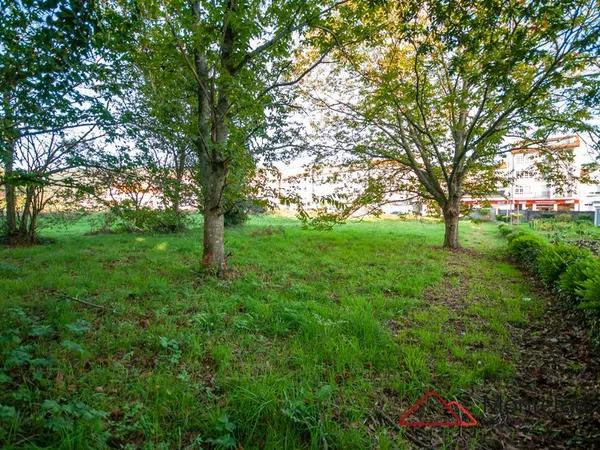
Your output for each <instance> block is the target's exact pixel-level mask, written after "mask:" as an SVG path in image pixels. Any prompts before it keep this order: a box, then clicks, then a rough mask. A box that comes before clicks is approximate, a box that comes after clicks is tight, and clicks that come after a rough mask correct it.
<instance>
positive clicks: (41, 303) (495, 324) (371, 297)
mask: <svg viewBox="0 0 600 450" xmlns="http://www.w3.org/2000/svg"><path fill="white" fill-rule="evenodd" d="M84 232H85V226H84V225H81V226H74V227H72V228H71V229H69V230H49V231H48V232H47V234H49V235H51V236H52V237H54V238H55V239H56V242H55V243H52V244H48V245H45V246H37V247H31V248H17V249H0V308H1V312H0V314H1V316H2V321H1V324H0V340H1V341H2V345H1V353H0V357H1V358H2V359H1V361H0V363H1V365H2V366H3V369H2V370H0V382H1V383H2V390H1V393H0V405H1V406H0V445H2V446H4V447H5V448H21V447H33V448H37V447H36V446H51V447H55V448H65V449H66V448H72V449H75V448H103V447H122V448H165V449H166V448H245V449H251V448H277V449H279V448H326V447H329V448H344V449H349V448H357V449H365V448H397V447H399V448H404V447H406V446H407V445H408V443H409V441H408V440H407V439H406V437H405V436H404V434H403V431H402V430H399V429H397V428H396V427H394V426H393V423H387V424H386V423H384V421H383V420H382V419H381V417H388V418H391V419H392V421H393V420H397V418H398V416H399V414H400V413H401V412H402V411H403V410H405V409H406V408H407V407H408V406H410V404H411V403H412V402H414V401H415V400H416V399H417V398H419V397H420V396H421V394H422V393H423V392H425V391H426V390H428V389H431V388H435V389H437V390H438V391H439V392H440V393H442V394H443V395H445V396H446V397H447V398H451V397H456V398H458V399H460V401H461V402H462V403H463V404H464V405H465V406H467V407H468V408H470V409H471V410H472V411H473V412H474V413H475V415H476V416H478V417H481V416H482V415H483V412H484V411H483V409H482V408H483V405H480V404H477V402H476V401H474V400H472V398H473V397H472V395H471V393H472V392H476V391H477V390H480V389H484V388H486V387H487V386H494V387H500V386H502V384H503V383H505V382H506V381H508V380H510V378H511V375H512V373H513V365H514V361H515V359H516V358H517V357H518V355H517V353H516V349H515V348H514V347H513V345H512V342H511V339H510V328H511V327H513V326H517V327H518V326H521V325H523V324H524V323H526V322H527V316H528V314H529V313H530V312H532V311H535V310H538V309H539V308H538V306H539V304H540V303H539V302H538V301H537V300H536V299H535V296H534V295H533V294H532V293H531V292H530V291H529V288H528V286H527V283H525V281H524V280H523V278H522V275H521V274H520V273H519V272H518V271H517V270H516V269H515V268H514V267H512V266H511V265H509V264H507V263H505V262H504V261H503V255H504V250H503V245H504V243H503V242H502V240H501V239H500V238H499V237H498V236H497V231H496V228H495V227H494V226H492V225H489V224H479V225H475V224H471V223H463V224H461V233H462V237H463V243H464V244H465V246H466V247H468V248H469V251H465V252H461V253H448V252H445V251H443V250H442V249H441V248H440V243H441V242H442V234H443V227H442V226H441V225H439V224H424V223H418V222H400V221H376V222H363V223H353V224H348V225H344V226H341V227H338V228H336V229H335V230H333V231H331V232H324V231H310V230H303V229H301V227H300V225H299V224H298V222H296V221H293V220H289V219H277V218H268V217H267V218H255V219H253V220H252V221H251V222H250V223H249V224H248V225H246V226H244V227H240V228H235V229H230V230H228V231H227V246H228V249H229V250H230V251H231V256H230V264H231V267H232V268H233V273H232V275H231V277H230V278H229V279H228V280H225V281H219V280H216V279H212V278H207V277H204V276H203V275H202V274H201V273H200V272H199V260H200V245H199V237H200V230H198V229H193V230H190V231H188V232H186V233H182V234H178V235H131V234H128V235H96V236H86V235H84V234H83V233H84ZM75 299H79V300H84V301H86V302H88V303H89V304H84V303H81V302H79V301H77V300H75ZM91 304H93V305H97V306H101V308H100V307H97V306H92V305H91ZM469 432H470V433H473V434H474V435H475V436H476V435H477V433H480V431H479V430H478V429H477V428H475V429H472V430H470V431H469ZM444 436H445V439H446V442H445V445H447V446H448V447H450V448H451V447H453V442H454V441H453V439H454V438H455V435H454V434H453V430H448V432H447V434H446V435H444Z"/></svg>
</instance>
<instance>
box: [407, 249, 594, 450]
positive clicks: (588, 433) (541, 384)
mask: <svg viewBox="0 0 600 450" xmlns="http://www.w3.org/2000/svg"><path fill="white" fill-rule="evenodd" d="M499 262H500V260H498V259H496V257H494V256H488V255H485V254H481V253H477V252H475V251H463V252H460V253H457V254H456V255H454V256H453V258H450V259H449V260H448V262H447V267H446V273H445V276H444V279H443V280H442V281H441V282H440V283H439V284H438V285H437V286H435V287H434V288H432V289H431V290H430V291H429V292H428V293H427V298H428V302H429V304H430V305H440V304H441V305H444V306H445V307H447V308H449V309H450V310H452V311H454V312H455V314H456V316H457V317H465V318H468V315H467V314H466V310H465V308H466V305H467V304H468V301H467V298H468V296H469V295H470V294H472V293H473V290H474V289H475V290H476V289H477V288H476V287H477V286H481V285H482V284H486V285H491V286H495V287H498V288H499V289H500V288H501V287H502V284H503V283H505V281H503V280H502V277H499V276H496V278H495V279H489V277H488V276H487V275H486V274H488V273H489V272H490V267H489V265H490V264H498V263H499ZM478 265H482V266H485V267H486V270H479V271H478V270H474V267H475V268H476V267H477V266H478ZM491 271H492V273H493V269H492V270H491ZM453 280H454V281H453ZM506 281H508V280H506ZM510 282H513V283H514V282H518V283H522V282H523V280H518V281H516V280H510ZM526 282H528V283H530V285H532V286H534V290H535V291H536V297H538V298H540V299H542V300H543V302H544V303H545V304H544V308H543V312H542V313H541V314H539V315H535V316H531V317H530V319H529V321H528V322H526V323H525V324H524V325H521V326H511V325H509V326H508V328H509V330H510V339H511V343H512V345H514V347H515V350H516V354H517V355H518V356H516V357H515V355H514V354H513V355H511V356H508V355H507V357H510V358H511V359H513V363H514V367H515V370H516V373H515V377H514V379H512V380H511V381H509V382H508V383H489V384H485V385H483V386H482V387H480V388H479V389H473V390H470V391H469V392H468V393H465V396H464V398H463V400H467V399H468V397H470V398H471V400H472V403H471V404H473V403H475V404H478V405H482V410H483V411H485V412H484V413H483V412H482V411H481V410H480V411H477V413H476V415H477V417H478V420H479V424H478V425H477V426H476V427H474V428H465V429H461V428H459V429H445V430H442V429H433V428H429V427H426V428H412V429H410V428H409V429H405V430H403V434H404V436H405V438H407V439H408V440H409V441H411V443H412V445H411V447H412V448H441V447H442V446H443V445H444V444H443V443H445V445H446V447H447V446H448V443H453V444H450V447H449V448H460V449H463V448H477V449H479V448H482V449H490V450H492V449H494V450H495V449H508V450H511V449H566V448H573V449H596V448H598V449H600V350H598V349H597V348H596V349H594V347H593V345H592V342H591V341H590V338H589V336H588V328H587V326H586V325H585V323H584V321H583V317H582V315H581V313H579V312H576V311H573V309H568V308H567V307H566V305H564V304H561V302H560V301H559V300H558V299H557V298H556V297H554V296H551V295H549V294H548V293H547V292H544V291H543V290H542V289H541V288H539V287H535V286H536V282H535V281H534V280H533V279H529V278H526ZM507 294H508V292H507ZM453 326H455V327H458V328H457V330H456V331H457V332H460V331H461V329H460V328H461V327H460V323H458V324H456V323H455V324H453ZM511 353H512V352H511ZM465 404H467V403H465ZM474 411H475V410H474ZM447 448H448V447H447Z"/></svg>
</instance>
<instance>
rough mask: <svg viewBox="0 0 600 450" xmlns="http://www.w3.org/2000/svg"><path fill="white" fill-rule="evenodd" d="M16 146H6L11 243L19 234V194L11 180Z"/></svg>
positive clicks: (9, 239) (6, 176) (7, 201)
mask: <svg viewBox="0 0 600 450" xmlns="http://www.w3.org/2000/svg"><path fill="white" fill-rule="evenodd" d="M14 158H15V155H14V146H13V144H12V143H9V144H8V145H7V146H6V154H5V157H4V178H5V180H4V195H5V200H6V235H7V237H8V242H9V244H10V243H12V241H13V240H14V239H15V236H16V234H17V196H16V190H15V186H14V185H13V184H12V182H11V181H10V178H11V176H12V175H13V166H14Z"/></svg>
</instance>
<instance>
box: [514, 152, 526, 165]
mask: <svg viewBox="0 0 600 450" xmlns="http://www.w3.org/2000/svg"><path fill="white" fill-rule="evenodd" d="M523 164H525V153H517V154H516V155H515V165H516V166H522V165H523Z"/></svg>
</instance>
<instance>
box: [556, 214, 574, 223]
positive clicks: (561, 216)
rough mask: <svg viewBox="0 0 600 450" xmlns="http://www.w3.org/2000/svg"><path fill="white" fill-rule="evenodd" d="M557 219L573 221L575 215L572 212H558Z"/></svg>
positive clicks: (559, 220)
mask: <svg viewBox="0 0 600 450" xmlns="http://www.w3.org/2000/svg"><path fill="white" fill-rule="evenodd" d="M555 220H556V221H557V222H572V221H573V216H571V214H557V215H556V217H555Z"/></svg>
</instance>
